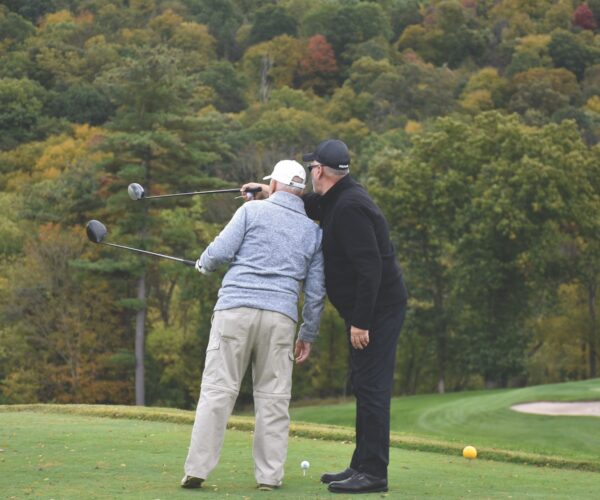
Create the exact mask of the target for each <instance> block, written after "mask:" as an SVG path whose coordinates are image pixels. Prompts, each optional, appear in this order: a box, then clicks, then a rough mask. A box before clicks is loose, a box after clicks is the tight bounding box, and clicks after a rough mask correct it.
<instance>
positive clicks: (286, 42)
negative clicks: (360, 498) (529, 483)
mask: <svg viewBox="0 0 600 500" xmlns="http://www.w3.org/2000/svg"><path fill="white" fill-rule="evenodd" d="M599 21H600V1H598V0H590V1H588V2H585V3H582V2H579V1H572V0H536V1H532V2H518V1H516V0H495V1H492V0H462V1H457V0H443V1H436V0H429V1H425V2H422V1H421V2H418V1H416V0H382V1H377V2H375V1H358V0H329V1H327V2H321V1H314V0H282V1H265V0H164V1H159V0H128V1H127V0H81V1H76V0H51V1H41V0H25V1H4V2H2V4H0V130H1V132H2V133H1V134H0V208H1V209H2V212H3V217H2V218H1V219H0V270H1V272H0V403H16V402H32V401H48V402H86V403H87V402H89V403H91V402H96V403H134V402H137V403H139V404H142V403H145V404H153V405H164V406H177V407H182V408H188V407H192V406H193V405H194V402H195V400H196V398H197V393H198V390H199V382H200V375H201V373H202V368H203V359H204V350H205V348H206V343H207V340H208V332H209V328H210V319H211V315H212V307H213V305H214V302H215V300H216V293H217V290H218V288H219V284H220V280H221V278H222V275H223V271H224V270H223V271H221V272H220V273H216V274H215V275H211V276H199V275H198V274H197V273H195V272H193V271H191V270H190V269H188V268H185V267H183V266H180V265H177V264H176V263H170V262H162V261H156V260H152V259H148V258H140V257H139V256H137V255H130V254H129V253H126V252H119V251H117V250H115V249H109V248H105V247H98V246H94V245H91V244H90V243H89V242H87V240H86V238H85V231H84V226H85V223H86V221H87V220H89V219H92V218H95V219H99V220H101V221H103V222H104V223H105V224H106V226H107V227H108V230H109V235H108V237H107V239H108V241H115V242H118V243H122V244H126V245H131V246H134V247H138V248H146V249H148V250H151V251H155V252H161V253H166V254H172V255H178V256H182V257H186V258H189V259H195V258H197V256H198V255H199V254H200V253H201V251H202V250H203V249H204V248H205V247H206V245H207V244H208V243H209V242H210V241H211V240H212V238H214V236H216V234H218V232H219V230H220V229H221V228H222V227H223V225H224V224H225V223H226V222H227V221H228V220H229V218H230V217H231V215H232V214H233V212H234V211H235V209H236V208H237V206H239V203H240V201H239V200H236V199H235V198H234V197H233V196H231V197H230V196H228V195H219V196H213V197H210V198H209V197H195V198H187V199H181V200H177V201H174V200H160V201H159V200H156V201H154V202H150V200H148V202H133V201H131V200H130V199H129V198H128V196H127V185H128V184H129V183H131V182H139V183H140V184H142V185H143V186H144V188H145V189H146V191H147V192H148V193H152V194H164V193H171V192H182V191H192V190H198V189H210V188H219V187H230V186H237V185H240V183H242V182H246V181H250V180H258V179H260V178H262V176H264V175H266V173H268V172H269V171H270V169H271V168H272V165H273V164H274V163H275V162H276V161H278V160H280V159H282V158H295V159H298V158H299V156H300V153H302V152H306V151H310V150H312V148H313V147H314V146H315V144H317V143H318V142H320V141H321V140H322V139H324V138H327V137H338V138H340V139H342V140H344V141H345V142H347V143H348V144H349V146H350V149H351V152H352V155H353V159H352V174H353V175H354V176H355V177H356V178H357V179H358V180H359V181H360V182H362V183H363V184H364V185H365V186H366V187H367V188H368V189H369V192H370V193H371V194H372V196H373V197H374V198H375V199H376V201H377V202H378V204H379V205H380V207H381V208H382V210H383V211H384V213H385V215H386V217H387V219H388V221H389V223H390V228H391V231H392V234H393V240H394V244H395V246H396V250H397V254H398V258H399V261H400V264H401V265H402V267H403V269H404V273H405V277H406V280H407V284H408V286H409V291H410V302H409V314H408V316H407V321H406V325H405V328H404V330H403V334H402V337H401V340H400V346H399V349H398V358H397V369H396V385H395V391H396V393H397V394H414V393H419V392H430V391H436V390H437V391H440V392H443V391H448V390H463V389H472V388H480V387H505V386H515V385H525V384H534V383H545V382H556V381H565V380H576V379H582V378H588V377H596V376H598V361H599V357H600V355H599V352H598V351H599V347H600V339H599V337H600V334H599V332H598V320H597V317H596V316H597V315H596V307H597V304H598V298H597V290H598V281H599V277H600V244H599V235H600V218H599V216H598V214H599V213H600V180H599V179H600V146H598V144H597V143H598V140H599V137H600V135H599V134H600V36H599V32H598V22H599ZM346 372H347V347H346V343H345V339H344V336H343V324H342V323H341V321H340V320H339V318H338V317H337V314H336V313H335V311H334V310H333V309H332V307H331V306H330V305H327V307H326V309H325V313H324V316H323V320H322V325H321V337H320V339H319V341H318V343H317V344H316V346H315V349H314V353H313V356H312V359H311V361H310V363H309V364H308V366H306V367H302V368H301V369H298V370H296V371H295V374H294V392H293V395H294V398H295V399H296V400H300V399H304V398H330V397H339V396H344V395H346V394H347V392H348V390H349V387H348V380H347V377H346ZM250 399H251V389H250V385H249V384H248V383H247V382H245V383H244V386H243V387H242V397H241V398H240V402H241V403H242V404H244V403H245V402H247V401H249V400H250Z"/></svg>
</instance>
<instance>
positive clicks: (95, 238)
mask: <svg viewBox="0 0 600 500" xmlns="http://www.w3.org/2000/svg"><path fill="white" fill-rule="evenodd" d="M85 232H86V233H87V237H88V239H89V240H90V241H91V242H92V243H102V240H103V239H104V237H105V236H106V233H107V232H108V231H107V230H106V226H105V225H104V224H102V222H100V221H99V220H91V221H89V222H88V223H87V224H86V225H85Z"/></svg>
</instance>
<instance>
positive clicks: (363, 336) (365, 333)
mask: <svg viewBox="0 0 600 500" xmlns="http://www.w3.org/2000/svg"><path fill="white" fill-rule="evenodd" d="M350 343H351V344H352V347H354V349H360V350H362V349H364V348H365V347H367V346H368V345H369V330H362V329H360V328H357V327H355V326H351V327H350Z"/></svg>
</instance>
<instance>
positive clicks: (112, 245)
mask: <svg viewBox="0 0 600 500" xmlns="http://www.w3.org/2000/svg"><path fill="white" fill-rule="evenodd" d="M101 244H102V245H108V246H111V247H117V248H123V249H125V250H131V251H132V252H138V253H143V254H145V255H152V256H153V257H162V258H163V259H169V260H174V261H175V262H181V263H183V264H185V265H186V266H195V265H196V262H195V261H193V260H187V259H180V258H179V257H172V256H171V255H165V254H162V253H156V252H149V251H148V250H140V249H139V248H133V247H128V246H125V245H118V244H116V243H107V242H104V241H103V242H101Z"/></svg>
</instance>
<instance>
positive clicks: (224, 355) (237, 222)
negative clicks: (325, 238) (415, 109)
mask: <svg viewBox="0 0 600 500" xmlns="http://www.w3.org/2000/svg"><path fill="white" fill-rule="evenodd" d="M265 179H267V180H270V184H269V190H270V193H271V195H270V196H269V198H268V199H267V200H261V201H251V202H249V203H245V204H244V205H242V206H241V207H240V208H239V209H238V210H237V212H236V213H235V215H234V216H233V218H232V219H231V221H230V222H229V223H228V224H227V226H226V227H225V228H224V229H223V231H221V233H220V234H219V236H217V238H215V240H214V241H213V242H212V243H211V244H210V245H209V246H208V247H207V248H206V250H205V251H204V252H203V253H202V255H201V256H200V258H199V259H198V261H197V263H196V268H197V269H198V270H199V271H200V272H202V273H207V272H211V271H214V270H216V269H217V267H219V266H220V265H222V264H229V269H228V271H227V273H226V274H225V277H224V278H223V281H222V285H221V289H220V290H219V296H218V300H217V303H216V305H215V307H214V316H213V321H212V327H211V331H210V339H209V343H208V347H207V350H206V362H205V367H204V372H203V374H202V384H201V391H200V398H199V400H198V407H197V410H196V418H195V422H194V427H193V430H192V438H191V443H190V447H189V452H188V456H187V459H186V461H185V467H184V468H185V476H184V477H183V479H182V481H181V486H182V487H184V488H199V487H201V485H202V482H203V481H204V480H205V479H206V478H207V477H208V475H209V474H210V472H211V471H212V470H213V469H214V468H215V467H216V465H217V463H218V461H219V456H220V453H221V447H222V444H223V439H224V436H225V428H226V424H227V420H228V418H229V416H230V414H231V411H232V409H233V405H234V403H235V400H236V398H237V395H238V392H239V388H240V384H241V382H242V378H243V376H244V373H245V371H246V369H247V367H248V365H249V364H250V363H252V381H253V388H254V411H255V415H256V424H255V432H254V445H253V456H254V465H255V477H256V482H257V484H258V487H259V488H260V489H263V490H270V489H273V488H277V487H279V486H281V484H282V480H283V475H284V470H283V466H284V463H285V459H286V456H287V445H288V430H289V422H290V417H289V412H288V407H289V401H290V397H291V385H292V367H293V361H294V358H295V360H296V362H297V363H302V362H303V361H305V360H306V359H307V358H308V356H309V354H310V350H311V344H312V342H314V341H315V339H316V337H317V335H318V328H319V321H320V317H321V313H322V311H323V303H324V299H325V280H324V270H323V253H322V250H321V237H322V236H321V234H322V232H321V229H320V228H319V226H318V225H317V224H315V223H314V222H313V221H311V220H310V219H309V218H308V217H307V216H306V212H305V211H304V203H303V201H302V198H300V196H301V195H302V194H303V192H304V188H305V183H306V172H305V170H304V167H302V165H300V164H299V163H298V162H296V161H293V160H283V161H280V162H279V163H277V164H276V165H275V168H274V169H273V172H272V174H271V175H269V176H267V177H265ZM303 283H304V307H303V310H302V317H303V320H304V322H303V324H302V326H301V327H300V330H299V333H298V337H297V340H296V343H295V347H294V337H295V333H296V322H297V320H298V317H297V316H298V301H299V298H300V291H301V288H302V284H303Z"/></svg>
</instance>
